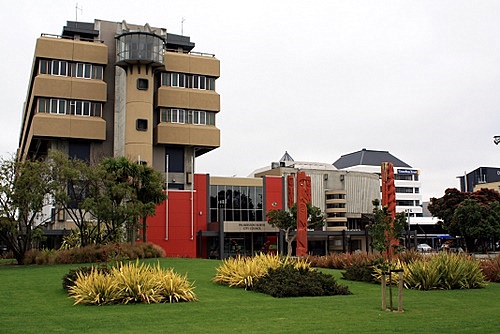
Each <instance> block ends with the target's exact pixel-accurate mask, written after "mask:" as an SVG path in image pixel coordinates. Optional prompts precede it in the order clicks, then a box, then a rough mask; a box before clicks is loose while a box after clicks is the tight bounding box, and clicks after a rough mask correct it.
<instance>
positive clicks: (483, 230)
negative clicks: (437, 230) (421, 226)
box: [428, 188, 500, 251]
mask: <svg viewBox="0 0 500 334" xmlns="http://www.w3.org/2000/svg"><path fill="white" fill-rule="evenodd" d="M499 207H500V193H499V192H497V191H495V190H492V189H485V188H483V189H480V190H478V191H475V192H472V193H469V192H461V191H459V190H457V189H455V188H450V189H446V191H445V194H444V196H443V197H441V198H431V202H430V203H429V206H428V209H429V211H430V212H431V213H432V214H433V215H434V216H435V217H437V218H439V219H440V220H441V221H440V224H442V226H443V228H445V229H446V230H447V231H448V232H449V233H450V234H452V235H459V236H462V237H463V238H464V239H465V243H466V246H467V250H468V251H475V250H476V249H477V247H478V246H479V245H480V244H481V243H484V242H485V241H486V240H487V239H488V238H499V237H500V225H499V222H500V219H499V218H500V212H499V211H498V210H499Z"/></svg>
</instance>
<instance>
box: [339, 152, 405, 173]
mask: <svg viewBox="0 0 500 334" xmlns="http://www.w3.org/2000/svg"><path fill="white" fill-rule="evenodd" d="M382 162H392V163H393V164H394V167H407V168H412V167H411V166H410V165H408V164H407V163H406V162H404V161H401V160H399V159H398V158H396V157H395V156H393V155H392V154H390V153H389V152H388V151H373V150H367V149H366V148H364V149H362V150H361V151H358V152H353V153H349V154H344V155H343V156H341V157H340V158H339V159H338V160H337V161H335V162H334V163H333V165H334V166H335V167H337V168H338V169H344V168H349V167H352V166H358V165H365V166H380V164H381V163H382Z"/></svg>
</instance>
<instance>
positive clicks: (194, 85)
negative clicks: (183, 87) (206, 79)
mask: <svg viewBox="0 0 500 334" xmlns="http://www.w3.org/2000/svg"><path fill="white" fill-rule="evenodd" d="M191 87H192V88H195V89H198V88H199V87H200V76H199V75H196V74H195V75H193V76H192V78H191Z"/></svg>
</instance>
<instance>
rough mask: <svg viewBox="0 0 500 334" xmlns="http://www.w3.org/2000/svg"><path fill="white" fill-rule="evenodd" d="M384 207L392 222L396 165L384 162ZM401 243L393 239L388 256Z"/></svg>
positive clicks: (393, 217)
mask: <svg viewBox="0 0 500 334" xmlns="http://www.w3.org/2000/svg"><path fill="white" fill-rule="evenodd" d="M381 175H382V207H384V206H387V209H388V211H389V214H390V215H391V218H392V221H393V222H394V219H395V218H396V187H395V186H394V165H393V164H392V163H391V162H382V164H381ZM398 244H399V241H398V240H397V239H391V240H390V245H391V247H389V249H388V250H387V252H388V255H390V256H392V255H393V246H397V245H398Z"/></svg>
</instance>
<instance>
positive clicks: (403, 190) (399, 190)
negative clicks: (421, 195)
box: [396, 187, 413, 194]
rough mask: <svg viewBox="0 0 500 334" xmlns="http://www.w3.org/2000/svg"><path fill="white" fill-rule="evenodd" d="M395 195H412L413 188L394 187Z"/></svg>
mask: <svg viewBox="0 0 500 334" xmlns="http://www.w3.org/2000/svg"><path fill="white" fill-rule="evenodd" d="M396 193H400V194H413V188H412V187H396Z"/></svg>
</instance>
